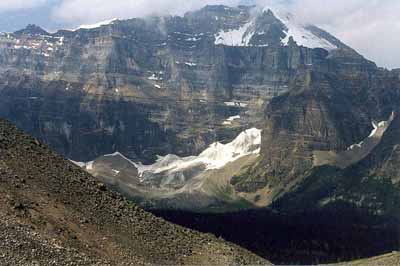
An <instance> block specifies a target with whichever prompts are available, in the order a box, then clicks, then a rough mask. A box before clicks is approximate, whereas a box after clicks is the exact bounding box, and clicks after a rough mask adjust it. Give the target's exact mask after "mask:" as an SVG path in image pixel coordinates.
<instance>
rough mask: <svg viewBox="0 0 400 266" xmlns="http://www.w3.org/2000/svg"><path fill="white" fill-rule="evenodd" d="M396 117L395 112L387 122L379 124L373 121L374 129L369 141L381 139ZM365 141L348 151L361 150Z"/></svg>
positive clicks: (352, 146)
mask: <svg viewBox="0 0 400 266" xmlns="http://www.w3.org/2000/svg"><path fill="white" fill-rule="evenodd" d="M394 116H395V114H394V112H392V114H391V115H390V117H389V120H387V121H381V122H379V123H376V122H374V121H372V127H373V129H372V131H371V133H370V134H369V136H368V138H367V139H372V138H381V137H382V135H383V134H384V133H385V132H386V130H387V129H388V127H389V125H390V124H391V123H392V121H393V119H394ZM365 141H366V140H364V141H361V142H360V143H357V144H353V145H351V146H350V147H349V148H347V150H354V149H361V148H362V147H363V145H364V142H365Z"/></svg>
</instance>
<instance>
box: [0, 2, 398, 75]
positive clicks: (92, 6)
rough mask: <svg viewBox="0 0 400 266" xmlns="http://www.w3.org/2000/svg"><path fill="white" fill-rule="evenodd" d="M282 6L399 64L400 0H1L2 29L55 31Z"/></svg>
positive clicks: (384, 61)
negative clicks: (214, 9) (212, 8)
mask: <svg viewBox="0 0 400 266" xmlns="http://www.w3.org/2000/svg"><path fill="white" fill-rule="evenodd" d="M245 2H246V3H256V4H257V5H260V6H272V7H273V6H280V7H281V8H284V9H287V10H288V11H289V12H291V13H293V15H294V16H295V17H296V18H297V19H298V20H300V21H302V22H304V23H310V24H314V25H317V26H319V27H321V28H323V29H325V30H327V31H328V32H330V33H331V34H333V35H335V36H336V37H338V38H339V39H340V40H342V41H343V42H345V43H346V44H348V45H349V46H351V47H352V48H354V49H356V50H357V51H358V52H359V53H361V54H362V55H364V56H365V57H366V58H368V59H370V60H372V61H374V62H376V63H377V64H378V65H379V66H382V67H387V68H400V52H399V51H398V49H399V47H400V16H399V14H400V0H0V31H14V30H17V29H21V28H23V27H25V26H26V25H27V24H30V23H31V24H37V25H40V26H42V27H43V28H45V29H47V30H50V31H55V30H56V29H61V28H66V29H69V28H76V27H77V26H79V25H81V24H92V23H96V22H99V21H104V20H109V19H113V18H120V19H124V18H132V17H143V16H147V15H165V14H172V15H182V14H184V13H185V12H186V11H190V10H195V9H198V8H201V7H203V6H205V5H207V4H225V5H230V6H235V5H238V4H242V3H245Z"/></svg>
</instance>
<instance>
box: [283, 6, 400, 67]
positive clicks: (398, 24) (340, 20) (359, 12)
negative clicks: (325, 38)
mask: <svg viewBox="0 0 400 266" xmlns="http://www.w3.org/2000/svg"><path fill="white" fill-rule="evenodd" d="M289 8H290V9H291V11H292V13H294V14H295V15H296V16H297V17H299V18H300V19H302V20H303V21H305V22H308V23H312V24H316V25H318V26H321V27H323V28H324V29H326V30H327V31H329V32H330V33H332V34H333V35H335V36H337V37H338V38H339V39H341V40H342V41H344V42H345V43H346V44H348V45H349V46H351V47H353V48H355V49H356V50H357V51H358V52H360V53H361V54H363V55H364V56H366V57H367V58H368V59H371V60H372V61H374V62H376V63H377V64H378V65H379V66H386V67H388V68H395V67H400V53H399V52H398V47H400V21H399V12H400V1H399V0H368V1H367V0H324V1H320V0H301V1H294V2H292V4H291V5H290V6H289Z"/></svg>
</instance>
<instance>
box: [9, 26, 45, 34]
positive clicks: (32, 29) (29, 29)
mask: <svg viewBox="0 0 400 266" xmlns="http://www.w3.org/2000/svg"><path fill="white" fill-rule="evenodd" d="M15 34H17V35H31V36H37V35H48V34H49V33H48V32H47V31H45V30H44V29H42V28H41V27H39V26H38V25H35V24H29V25H28V26H26V28H25V29H22V30H19V31H16V32H15Z"/></svg>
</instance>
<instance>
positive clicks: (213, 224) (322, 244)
mask: <svg viewBox="0 0 400 266" xmlns="http://www.w3.org/2000/svg"><path fill="white" fill-rule="evenodd" d="M153 213H154V214H156V215H157V216H160V217H163V218H164V219H166V220H168V221H170V222H173V223H176V224H179V225H183V226H185V227H189V228H192V229H196V230H199V231H201V232H209V233H213V234H215V235H216V236H220V237H222V238H224V239H226V240H228V241H231V242H233V243H236V244H238V245H241V246H242V247H245V248H247V249H249V250H250V251H252V252H254V253H256V254H258V255H260V256H262V257H264V258H268V259H269V260H270V261H271V262H272V263H274V264H277V265H299V264H300V265H311V264H328V263H340V262H347V261H355V260H359V259H362V258H370V257H374V256H379V255H382V254H386V253H391V252H392V251H394V250H399V248H400V241H399V240H400V227H399V225H398V224H399V223H398V220H397V219H396V218H392V217H383V216H381V217H378V216H373V215H369V214H368V213H365V212H362V211H359V210H355V209H351V208H348V209H345V208H341V210H340V211H334V210H329V211H315V212H309V213H301V214H296V215H284V214H281V213H277V212H273V211H270V210H251V211H242V212H235V213H221V214H216V213H201V214H200V213H191V212H183V211H153ZM356 265H357V264H356ZM360 265H362V264H360Z"/></svg>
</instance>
